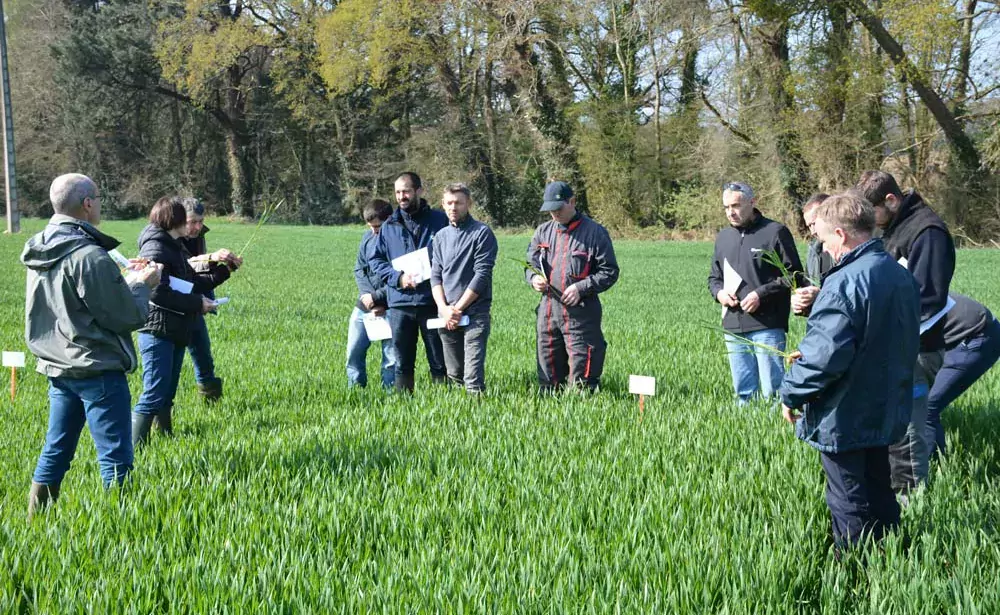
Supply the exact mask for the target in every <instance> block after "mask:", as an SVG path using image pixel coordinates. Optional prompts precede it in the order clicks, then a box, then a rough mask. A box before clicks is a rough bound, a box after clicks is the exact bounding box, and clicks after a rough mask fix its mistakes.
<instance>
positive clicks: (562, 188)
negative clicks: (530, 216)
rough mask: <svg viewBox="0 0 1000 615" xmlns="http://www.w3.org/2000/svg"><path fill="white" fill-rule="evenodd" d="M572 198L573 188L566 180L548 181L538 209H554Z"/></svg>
mask: <svg viewBox="0 0 1000 615" xmlns="http://www.w3.org/2000/svg"><path fill="white" fill-rule="evenodd" d="M571 198H573V189H572V188H570V187H569V184H567V183H566V182H549V183H548V184H547V185H546V186H545V196H544V197H543V200H542V208H541V209H540V210H539V211H555V210H557V209H559V208H560V207H562V206H563V205H565V204H566V203H568V202H569V200H570V199H571Z"/></svg>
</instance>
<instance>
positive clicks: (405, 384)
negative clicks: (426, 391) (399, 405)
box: [396, 374, 413, 393]
mask: <svg viewBox="0 0 1000 615" xmlns="http://www.w3.org/2000/svg"><path fill="white" fill-rule="evenodd" d="M396 390H397V391H406V392H407V393H412V392H413V374H396Z"/></svg>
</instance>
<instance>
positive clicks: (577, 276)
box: [568, 250, 590, 280]
mask: <svg viewBox="0 0 1000 615" xmlns="http://www.w3.org/2000/svg"><path fill="white" fill-rule="evenodd" d="M569 263H570V264H569V272H568V273H569V277H571V278H573V279H574V280H582V279H583V278H585V277H587V276H588V275H590V252H587V251H584V250H573V251H572V252H570V259H569Z"/></svg>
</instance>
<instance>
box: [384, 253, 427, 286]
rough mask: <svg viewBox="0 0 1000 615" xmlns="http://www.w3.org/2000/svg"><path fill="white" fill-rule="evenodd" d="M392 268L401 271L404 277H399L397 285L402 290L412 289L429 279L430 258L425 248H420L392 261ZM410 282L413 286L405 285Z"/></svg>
mask: <svg viewBox="0 0 1000 615" xmlns="http://www.w3.org/2000/svg"><path fill="white" fill-rule="evenodd" d="M392 268H393V269H395V270H396V271H402V272H403V273H404V274H405V275H403V276H400V279H399V285H400V286H402V287H404V288H413V287H414V286H416V285H417V284H420V283H421V282H424V281H426V280H429V279H431V257H430V252H428V251H427V248H420V249H419V250H414V251H413V252H410V253H408V254H404V255H402V256H398V257H396V258H394V259H392ZM406 282H410V283H412V284H413V286H408V285H406Z"/></svg>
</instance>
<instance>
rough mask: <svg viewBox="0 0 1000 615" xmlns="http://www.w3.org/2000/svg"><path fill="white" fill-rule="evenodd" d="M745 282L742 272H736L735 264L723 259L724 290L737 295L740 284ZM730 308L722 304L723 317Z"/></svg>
mask: <svg viewBox="0 0 1000 615" xmlns="http://www.w3.org/2000/svg"><path fill="white" fill-rule="evenodd" d="M742 284H743V278H741V277H740V274H738V273H736V270H735V269H733V266H732V265H730V264H729V259H728V258H724V259H722V290H724V291H726V292H727V293H729V294H730V295H735V294H736V291H737V290H739V289H740V285H742ZM728 310H729V308H728V307H726V306H722V317H723V318H725V317H726V312H727V311H728Z"/></svg>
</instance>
